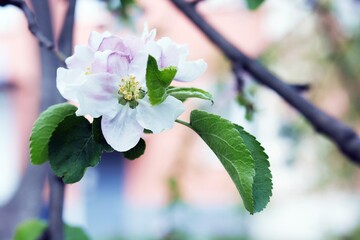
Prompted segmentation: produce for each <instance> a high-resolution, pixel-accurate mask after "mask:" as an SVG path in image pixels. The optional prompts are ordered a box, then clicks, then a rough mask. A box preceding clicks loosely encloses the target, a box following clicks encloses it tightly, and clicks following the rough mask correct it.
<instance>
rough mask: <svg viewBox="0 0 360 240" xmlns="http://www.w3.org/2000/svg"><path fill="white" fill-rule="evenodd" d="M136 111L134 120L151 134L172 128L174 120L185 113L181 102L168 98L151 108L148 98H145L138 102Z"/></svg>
mask: <svg viewBox="0 0 360 240" xmlns="http://www.w3.org/2000/svg"><path fill="white" fill-rule="evenodd" d="M136 110H137V115H136V119H137V120H138V122H139V123H140V124H141V126H143V127H144V128H146V129H149V130H151V131H152V132H153V133H159V132H161V131H163V130H166V129H170V128H172V127H173V125H174V122H175V120H176V119H177V117H179V116H180V115H181V114H182V113H183V112H184V111H185V108H184V105H183V103H182V102H181V101H179V100H177V99H176V98H174V97H172V96H168V97H167V98H166V99H165V101H164V102H163V103H161V104H159V105H156V106H151V105H150V103H149V102H148V98H147V97H145V98H143V99H141V100H139V105H138V106H137V107H136Z"/></svg>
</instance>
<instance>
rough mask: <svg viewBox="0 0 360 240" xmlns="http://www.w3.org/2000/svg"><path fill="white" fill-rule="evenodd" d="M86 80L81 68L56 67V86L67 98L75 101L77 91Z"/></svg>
mask: <svg viewBox="0 0 360 240" xmlns="http://www.w3.org/2000/svg"><path fill="white" fill-rule="evenodd" d="M85 81H86V78H85V75H84V74H83V73H82V71H81V70H77V69H72V70H69V69H65V68H62V67H61V68H58V69H57V73H56V87H57V88H58V90H59V92H60V93H61V95H62V96H63V97H64V98H66V99H67V100H71V101H75V102H77V101H78V100H77V91H78V89H79V87H81V85H82V84H83V83H84V82H85Z"/></svg>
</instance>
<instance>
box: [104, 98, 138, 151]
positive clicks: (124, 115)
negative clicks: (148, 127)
mask: <svg viewBox="0 0 360 240" xmlns="http://www.w3.org/2000/svg"><path fill="white" fill-rule="evenodd" d="M135 115H136V111H135V110H134V109H130V108H129V107H127V106H121V105H119V109H118V112H117V114H116V116H115V117H108V116H106V115H104V116H103V117H102V120H101V129H102V132H103V134H104V137H105V139H106V141H107V142H108V144H109V145H110V146H111V147H113V148H114V149H115V150H117V151H119V152H125V151H127V150H129V149H131V148H133V147H135V146H136V144H137V143H138V142H139V140H140V136H141V134H142V133H143V130H144V128H143V127H141V125H140V124H139V123H138V122H137V121H136V118H135Z"/></svg>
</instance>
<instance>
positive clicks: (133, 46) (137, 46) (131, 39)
mask: <svg viewBox="0 0 360 240" xmlns="http://www.w3.org/2000/svg"><path fill="white" fill-rule="evenodd" d="M124 44H125V47H126V50H127V52H125V53H127V54H129V56H130V58H132V57H133V56H135V55H136V54H137V53H138V52H139V51H140V50H141V49H143V48H144V46H145V44H144V42H143V41H142V40H141V38H139V37H135V36H126V37H124ZM116 50H117V51H121V52H124V51H123V50H121V49H120V48H117V49H116Z"/></svg>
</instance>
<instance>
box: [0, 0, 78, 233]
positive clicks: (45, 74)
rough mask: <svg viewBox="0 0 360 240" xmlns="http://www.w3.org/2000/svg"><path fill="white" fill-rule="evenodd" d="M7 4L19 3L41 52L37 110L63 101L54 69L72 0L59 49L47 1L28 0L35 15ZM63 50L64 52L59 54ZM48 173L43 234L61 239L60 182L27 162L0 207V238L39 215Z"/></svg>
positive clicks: (68, 46) (67, 48) (65, 37)
mask: <svg viewBox="0 0 360 240" xmlns="http://www.w3.org/2000/svg"><path fill="white" fill-rule="evenodd" d="M7 4H11V5H14V6H17V7H19V8H20V9H21V10H22V11H23V12H24V14H25V17H26V19H27V21H28V26H29V30H30V31H31V32H32V34H33V35H34V36H35V37H36V38H37V40H38V42H39V46H40V47H41V48H40V56H41V63H42V64H41V67H42V69H41V71H42V81H41V93H42V96H41V106H40V109H41V110H45V109H46V108H47V107H49V106H50V105H53V104H56V103H59V102H63V101H64V99H63V98H62V97H61V95H60V94H59V92H58V91H57V89H56V84H55V79H56V70H57V68H58V67H59V66H61V65H64V59H65V58H64V56H69V55H70V54H71V51H72V38H73V25H74V11H75V4H76V0H69V5H68V11H67V14H66V20H65V22H64V25H63V28H62V32H61V34H60V36H61V37H60V39H59V41H58V46H59V51H58V50H57V49H56V47H55V44H54V42H55V41H54V39H53V28H52V21H51V13H50V8H49V5H48V1H47V0H46V1H38V0H32V4H33V7H34V10H35V12H36V17H37V19H39V21H38V22H37V21H36V18H35V15H34V13H33V12H32V11H31V9H30V8H29V7H28V6H27V5H26V3H25V1H23V0H0V6H5V5H7ZM62 53H64V54H62ZM46 173H49V180H50V181H49V182H50V188H51V190H50V191H51V193H50V208H51V209H50V211H51V214H50V215H51V216H50V218H51V219H50V227H49V229H48V230H47V231H46V232H47V233H46V234H44V235H43V236H44V237H45V239H47V238H48V237H50V238H51V240H54V239H56V240H62V239H63V222H62V207H63V197H64V185H63V184H62V183H60V182H59V180H58V179H56V178H57V177H56V176H55V175H53V173H52V172H51V170H50V169H49V167H48V166H46V165H43V166H31V165H29V166H28V167H27V169H26V172H25V175H24V176H23V178H22V180H21V183H20V187H19V188H18V189H17V191H16V193H15V195H14V197H13V198H12V199H11V200H10V202H9V203H8V204H7V205H6V206H4V207H2V208H0V226H1V227H0V228H1V231H0V239H11V237H12V234H13V232H14V230H15V228H16V225H17V224H19V222H21V221H23V220H25V219H29V218H36V217H38V216H39V213H40V207H41V204H42V192H43V185H44V181H45V177H46Z"/></svg>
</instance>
